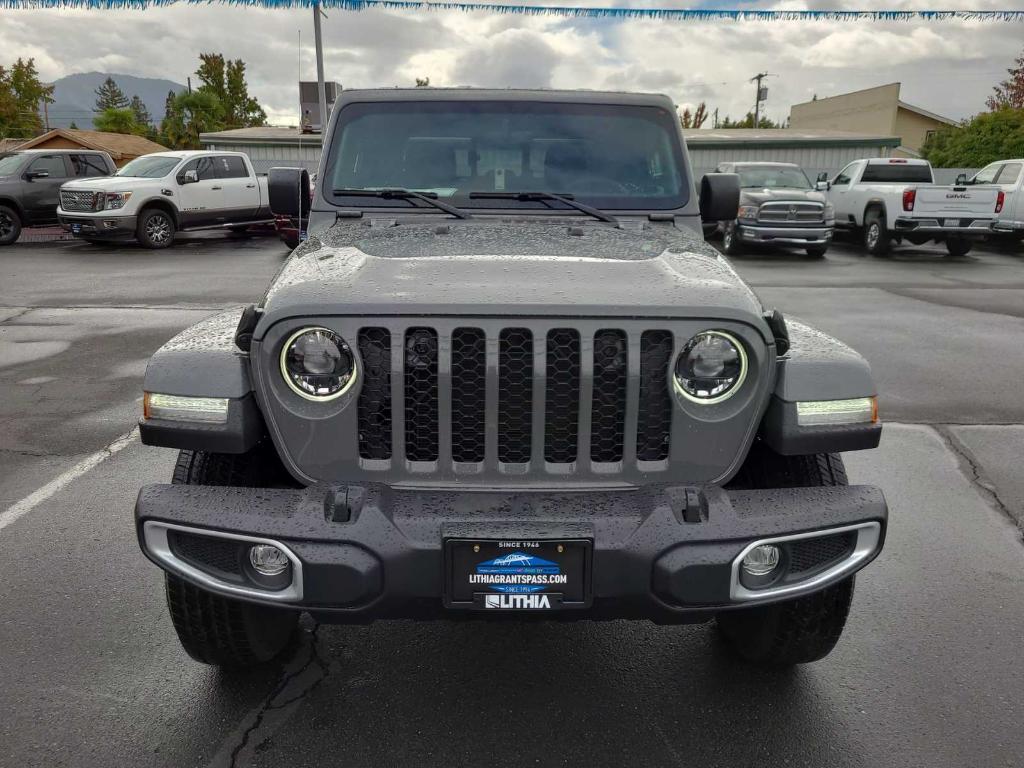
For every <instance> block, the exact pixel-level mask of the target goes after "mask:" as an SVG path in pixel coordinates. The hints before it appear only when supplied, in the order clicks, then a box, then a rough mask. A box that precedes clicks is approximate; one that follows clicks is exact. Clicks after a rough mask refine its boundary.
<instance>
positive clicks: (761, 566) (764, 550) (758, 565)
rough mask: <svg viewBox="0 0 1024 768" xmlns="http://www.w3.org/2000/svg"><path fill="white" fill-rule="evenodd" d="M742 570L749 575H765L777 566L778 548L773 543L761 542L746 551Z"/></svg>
mask: <svg viewBox="0 0 1024 768" xmlns="http://www.w3.org/2000/svg"><path fill="white" fill-rule="evenodd" d="M742 565H743V570H744V571H745V572H746V573H748V574H750V575H751V576H767V575H768V574H770V573H771V572H772V571H774V570H775V569H776V568H778V567H779V548H778V547H777V546H775V545H774V544H761V545H760V546H757V547H754V548H753V549H752V550H750V551H749V552H747V554H746V556H744V558H743V563H742Z"/></svg>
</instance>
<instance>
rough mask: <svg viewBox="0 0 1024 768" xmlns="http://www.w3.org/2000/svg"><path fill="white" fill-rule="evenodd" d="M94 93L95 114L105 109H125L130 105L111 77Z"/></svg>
mask: <svg viewBox="0 0 1024 768" xmlns="http://www.w3.org/2000/svg"><path fill="white" fill-rule="evenodd" d="M94 93H95V94H96V111H97V112H102V111H104V110H106V109H125V108H127V107H128V106H130V105H131V102H130V101H128V97H127V96H125V95H124V91H122V90H121V89H120V88H119V87H118V86H117V83H115V82H114V78H112V77H108V78H107V79H106V80H104V81H103V83H102V85H100V87H99V88H97V89H96V90H95V91H94Z"/></svg>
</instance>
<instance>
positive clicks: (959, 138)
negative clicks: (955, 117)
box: [921, 107, 1024, 168]
mask: <svg viewBox="0 0 1024 768" xmlns="http://www.w3.org/2000/svg"><path fill="white" fill-rule="evenodd" d="M921 156H922V157H924V158H925V159H926V160H928V161H929V162H930V163H931V164H932V165H934V166H936V167H937V168H981V167H982V166H983V165H988V164H989V163H991V162H992V161H994V160H1001V159H1002V158H1005V157H1024V109H1014V108H1012V107H1004V108H1002V109H998V110H996V111H995V112H983V113H981V114H980V115H975V116H974V117H973V118H971V119H970V120H968V121H966V122H964V123H963V124H961V125H958V126H950V127H949V128H943V129H942V130H940V131H938V132H936V133H934V134H932V135H931V136H929V137H928V138H927V139H925V142H924V146H922V147H921Z"/></svg>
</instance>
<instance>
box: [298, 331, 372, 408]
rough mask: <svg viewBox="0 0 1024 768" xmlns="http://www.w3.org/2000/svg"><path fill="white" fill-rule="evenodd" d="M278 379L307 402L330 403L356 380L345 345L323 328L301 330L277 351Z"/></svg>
mask: <svg viewBox="0 0 1024 768" xmlns="http://www.w3.org/2000/svg"><path fill="white" fill-rule="evenodd" d="M281 375H282V376H284V380H285V381H286V382H288V386H289V387H291V388H292V391H294V392H295V393H296V394H298V395H301V396H302V397H304V398H306V399H307V400H317V401H324V400H333V399H334V398H336V397H339V396H341V395H342V394H344V393H345V392H346V391H347V390H348V388H349V387H351V386H352V383H353V382H354V381H355V380H356V363H355V358H354V357H353V356H352V350H351V349H349V346H348V344H346V343H345V340H344V339H342V338H341V336H339V335H338V334H336V333H335V332H334V331H332V330H329V329H327V328H303V329H302V330H301V331H298V332H297V333H294V334H292V336H291V337H290V338H289V339H288V341H286V342H285V344H284V348H283V349H282V350H281Z"/></svg>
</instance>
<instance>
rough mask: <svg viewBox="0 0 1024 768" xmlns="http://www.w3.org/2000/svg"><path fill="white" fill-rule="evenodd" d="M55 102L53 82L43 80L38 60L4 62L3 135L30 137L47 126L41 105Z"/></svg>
mask: <svg viewBox="0 0 1024 768" xmlns="http://www.w3.org/2000/svg"><path fill="white" fill-rule="evenodd" d="M44 102H45V103H47V104H52V103H53V86H52V85H45V84H44V83H42V82H41V81H40V80H39V74H38V72H37V71H36V65H35V60H33V59H28V60H27V61H26V60H23V59H18V60H17V61H16V62H15V63H14V64H13V65H11V67H10V68H7V67H4V66H2V65H0V138H8V137H15V138H29V137H31V136H34V135H36V134H38V133H40V132H41V131H42V130H43V120H42V117H40V115H39V105H40V104H42V103H44Z"/></svg>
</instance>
